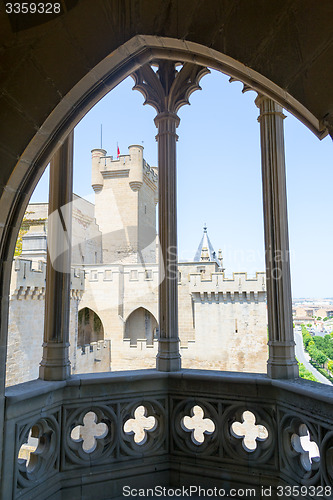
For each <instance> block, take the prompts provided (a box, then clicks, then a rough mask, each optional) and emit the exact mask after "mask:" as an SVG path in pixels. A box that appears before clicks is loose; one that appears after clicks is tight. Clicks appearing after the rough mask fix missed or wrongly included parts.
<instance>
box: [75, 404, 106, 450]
mask: <svg viewBox="0 0 333 500" xmlns="http://www.w3.org/2000/svg"><path fill="white" fill-rule="evenodd" d="M107 434H108V426H107V425H106V424H105V423H104V422H100V423H99V424H97V416H96V414H95V413H94V412H93V411H89V412H88V413H86V414H85V416H84V417H83V425H77V426H76V427H74V429H73V430H72V432H71V438H72V439H73V441H75V442H77V443H78V442H80V441H82V449H83V451H85V452H86V453H92V452H93V451H94V450H95V449H96V446H97V439H103V438H104V437H105V436H107Z"/></svg>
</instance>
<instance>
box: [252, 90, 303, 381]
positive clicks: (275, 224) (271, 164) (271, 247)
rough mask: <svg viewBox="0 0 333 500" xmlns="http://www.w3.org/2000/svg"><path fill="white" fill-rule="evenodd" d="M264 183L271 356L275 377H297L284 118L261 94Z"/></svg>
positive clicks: (269, 366)
mask: <svg viewBox="0 0 333 500" xmlns="http://www.w3.org/2000/svg"><path fill="white" fill-rule="evenodd" d="M256 105H257V106H258V108H259V109H260V115H259V118H258V121H259V123H260V139H261V164H262V183H263V206H264V231H265V255H266V278H267V309H268V332H269V342H268V345H269V359H268V364H267V373H268V376H269V377H271V378H296V377H297V376H298V366H297V361H296V359H295V342H294V337H293V319H292V299H291V283H290V262H289V238H288V218H287V191H286V172H285V155H284V135H283V120H284V118H285V115H284V114H283V113H282V108H281V106H280V105H278V104H276V103H275V102H274V101H272V100H271V99H269V98H268V97H265V96H261V95H259V96H258V97H257V99H256Z"/></svg>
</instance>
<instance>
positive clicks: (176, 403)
mask: <svg viewBox="0 0 333 500" xmlns="http://www.w3.org/2000/svg"><path fill="white" fill-rule="evenodd" d="M29 435H32V436H33V437H34V438H37V439H38V445H37V447H36V442H37V441H36V439H35V440H34V442H35V446H31V447H30V448H28V451H29V452H30V457H29V459H24V458H18V457H19V455H20V457H24V456H25V457H27V453H26V454H25V455H24V454H23V453H22V450H23V448H24V447H25V449H27V445H24V443H26V442H27V440H28V436H29ZM4 439H5V446H4V450H5V452H4V457H5V460H4V470H3V478H4V480H3V481H2V494H1V498H2V499H3V500H9V499H17V498H22V499H23V498H24V499H46V498H47V499H60V498H61V499H70V500H73V499H94V500H99V499H111V498H118V497H119V498H125V496H124V497H122V494H123V493H128V492H129V491H130V488H133V489H135V490H136V492H137V490H138V489H139V488H150V491H152V489H153V488H154V487H160V488H163V487H165V488H166V490H165V491H166V492H167V490H168V488H184V489H185V490H177V493H178V494H179V493H180V492H181V493H184V494H185V497H186V495H187V493H189V492H191V493H192V498H196V497H198V496H199V495H198V490H195V487H197V488H199V486H200V487H201V488H206V490H209V493H211V492H212V490H214V488H216V490H215V492H217V494H220V497H221V496H223V495H222V493H223V492H225V494H224V496H225V498H228V494H229V493H230V495H231V496H232V497H233V498H247V497H251V498H258V499H259V498H260V499H261V498H267V497H270V498H274V499H275V498H296V497H301V498H306V499H318V498H324V499H329V498H332V489H333V487H332V483H333V389H331V388H328V387H326V386H325V387H323V386H321V385H319V384H317V383H314V382H308V381H303V380H296V381H282V380H271V379H269V378H268V377H267V376H265V375H253V374H241V373H227V372H224V373H222V372H210V371H198V370H182V371H180V372H175V373H169V374H168V373H163V372H157V371H155V370H140V371H133V372H121V373H107V374H105V373H104V374H94V375H81V376H72V377H71V378H70V379H68V380H67V381H61V382H46V381H41V380H36V381H32V382H27V383H24V384H20V385H17V386H13V387H10V388H8V389H7V391H6V422H5V430H4ZM22 446H23V448H22ZM32 449H34V451H32V453H31V450H32ZM20 450H21V452H20ZM6 478H8V480H7V479H6ZM125 487H126V488H125ZM190 487H192V490H190V489H189V488H190ZM123 488H125V489H124V490H123ZM157 491H160V490H157ZM137 493H138V492H137ZM195 493H196V495H195ZM280 493H281V494H280ZM134 494H135V491H134V492H132V493H129V496H128V495H127V496H128V497H129V498H132V497H133V496H134ZM150 495H151V493H150ZM201 496H202V495H201ZM166 498H168V495H166Z"/></svg>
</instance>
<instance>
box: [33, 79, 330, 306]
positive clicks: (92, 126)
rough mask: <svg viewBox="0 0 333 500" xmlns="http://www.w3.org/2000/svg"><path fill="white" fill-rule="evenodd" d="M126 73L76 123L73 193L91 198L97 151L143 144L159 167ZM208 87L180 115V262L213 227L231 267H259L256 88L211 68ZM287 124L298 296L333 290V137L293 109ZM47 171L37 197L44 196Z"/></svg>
mask: <svg viewBox="0 0 333 500" xmlns="http://www.w3.org/2000/svg"><path fill="white" fill-rule="evenodd" d="M133 84H134V83H133V80H132V79H131V78H128V79H127V80H125V81H124V82H122V83H121V84H120V85H119V86H118V87H117V88H115V89H114V90H113V91H112V92H110V93H109V94H108V95H107V96H106V97H105V98H104V99H102V100H101V101H100V102H99V103H98V104H97V105H96V106H95V107H94V108H93V109H92V110H91V111H90V112H89V113H88V114H87V115H86V116H85V117H84V118H83V119H82V121H81V122H80V123H79V125H78V126H77V127H76V129H75V151H74V192H75V193H77V194H79V195H80V196H85V197H86V196H89V195H90V196H92V189H91V185H90V180H91V149H93V148H97V147H100V142H101V139H100V126H101V123H102V124H103V147H104V149H106V150H107V151H108V154H111V155H114V156H116V148H117V142H118V144H119V148H120V152H121V154H126V153H127V147H128V146H129V145H130V144H143V146H144V148H145V150H144V156H145V159H146V160H147V161H148V163H149V164H150V165H152V166H153V165H157V143H156V141H155V135H156V127H155V125H154V122H153V118H154V117H155V114H156V113H155V110H154V109H153V108H152V107H151V106H143V105H142V103H143V97H142V95H141V94H140V93H139V92H137V91H134V92H133V91H132V87H133ZM201 87H202V89H203V90H202V91H197V92H194V93H193V94H192V95H191V98H190V102H191V106H184V107H182V108H181V110H180V112H179V116H180V118H181V123H180V126H179V128H178V135H179V141H178V149H177V161H178V243H179V256H180V260H191V259H192V258H193V256H194V254H195V251H196V248H197V246H198V244H199V241H200V239H201V235H202V227H203V225H204V223H206V224H207V226H208V233H209V236H210V239H211V241H212V243H213V245H214V247H215V250H218V249H219V248H222V251H223V254H224V266H225V268H226V273H227V274H231V273H232V272H233V271H248V273H249V274H253V273H254V272H255V271H263V270H264V269H265V266H264V243H263V241H264V235H263V216H262V190H261V172H260V169H261V166H260V142H259V123H258V122H257V117H258V109H257V108H256V106H255V104H254V99H255V97H256V94H255V93H254V92H247V93H245V94H242V93H241V89H242V84H241V83H238V82H235V83H232V84H230V83H229V81H228V77H226V76H225V75H222V74H220V73H217V72H215V71H214V72H212V73H211V74H210V75H207V76H205V77H204V78H203V79H202V80H201ZM286 114H287V118H286V120H285V121H284V124H285V145H286V166H287V192H288V211H289V237H290V249H291V259H292V261H291V272H292V290H293V296H294V297H333V288H332V283H333V264H332V259H331V253H332V248H333V235H332V230H331V223H332V205H331V199H332V196H331V191H332V186H333V169H332V153H333V146H332V141H331V139H330V138H329V137H327V138H325V139H324V140H322V141H319V140H318V139H317V138H316V137H315V136H314V135H313V134H312V132H310V131H309V130H308V129H307V128H306V127H305V126H304V125H302V124H301V123H300V122H299V121H298V120H296V119H295V118H294V117H293V116H292V115H290V114H289V113H286ZM47 190H48V188H47V173H46V175H44V176H43V178H42V179H41V181H40V183H39V185H38V186H37V188H36V190H35V193H34V194H33V197H32V201H46V200H47Z"/></svg>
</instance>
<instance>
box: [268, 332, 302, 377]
mask: <svg viewBox="0 0 333 500" xmlns="http://www.w3.org/2000/svg"><path fill="white" fill-rule="evenodd" d="M268 346H269V359H268V361H267V375H268V376H269V377H271V378H288V379H292V378H298V364H297V361H296V359H295V355H294V349H295V342H293V341H290V342H279V343H276V342H274V341H273V342H272V341H271V342H268Z"/></svg>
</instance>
